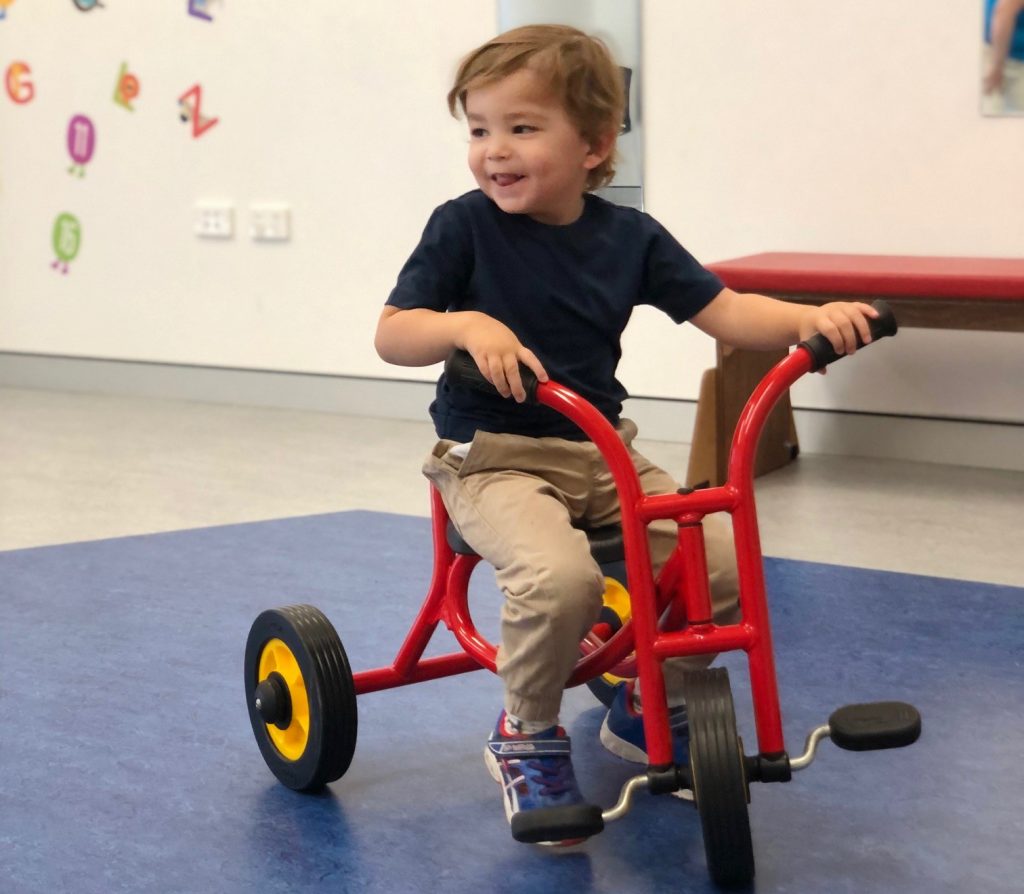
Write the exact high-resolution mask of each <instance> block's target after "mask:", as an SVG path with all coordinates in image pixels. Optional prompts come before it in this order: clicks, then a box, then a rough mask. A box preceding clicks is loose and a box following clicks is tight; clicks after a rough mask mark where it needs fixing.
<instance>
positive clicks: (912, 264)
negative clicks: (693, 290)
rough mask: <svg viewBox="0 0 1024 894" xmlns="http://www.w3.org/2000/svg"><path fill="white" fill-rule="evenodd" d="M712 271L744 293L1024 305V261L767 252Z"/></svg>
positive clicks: (723, 263) (720, 263)
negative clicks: (877, 297)
mask: <svg viewBox="0 0 1024 894" xmlns="http://www.w3.org/2000/svg"><path fill="white" fill-rule="evenodd" d="M707 266H708V269H709V270H713V271H714V272H715V273H717V274H718V275H719V276H720V277H721V278H722V281H723V282H724V283H725V284H726V285H727V286H728V287H729V288H731V289H736V290H737V291H741V292H743V291H746V292H777V293H782V294H785V293H787V292H790V293H794V294H798V293H803V294H826V295H832V294H834V295H851V296H865V297H870V296H892V297H907V298H915V297H916V298H954V299H970V298H979V299H1002V300H1007V301H1024V258H949V257H924V256H904V255H858V254H821V253H817V252H765V253H763V254H757V255H747V256H746V257H742V258H734V259H732V260H728V261H718V262H716V263H714V264H708V265H707Z"/></svg>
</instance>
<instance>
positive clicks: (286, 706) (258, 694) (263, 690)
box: [254, 671, 292, 729]
mask: <svg viewBox="0 0 1024 894" xmlns="http://www.w3.org/2000/svg"><path fill="white" fill-rule="evenodd" d="M254 696H255V699H256V702H255V704H256V710H257V711H259V714H260V716H261V717H262V718H263V722H264V723H266V724H267V725H268V726H269V725H270V724H271V723H272V724H274V726H276V727H277V728H278V729H288V727H289V725H290V724H291V722H292V698H291V695H290V694H289V692H288V684H287V683H285V680H284V677H282V676H281V675H280V674H279V673H278V672H277V671H271V673H270V675H269V676H268V677H267V678H266V679H265V680H263V681H262V682H261V683H260V684H259V685H258V686H257V687H256V690H255V692H254Z"/></svg>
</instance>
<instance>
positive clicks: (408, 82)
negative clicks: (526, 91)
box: [0, 0, 1024, 422]
mask: <svg viewBox="0 0 1024 894" xmlns="http://www.w3.org/2000/svg"><path fill="white" fill-rule="evenodd" d="M980 5H981V0H946V2H944V3H942V4H937V3H934V2H933V0H903V2H900V3H896V4H894V3H892V2H891V0H861V2H859V3H845V4H829V3H822V2H820V0H774V2H766V3H757V4H755V3H750V2H746V0H717V2H707V0H701V2H697V0H682V2H680V0H647V2H646V4H645V11H644V16H645V18H644V42H645V45H644V66H645V70H644V78H643V82H644V87H645V95H644V97H643V108H642V114H643V116H644V127H645V142H646V154H647V158H646V165H645V175H646V184H645V187H646V196H647V201H648V208H649V210H650V211H651V212H652V213H653V214H655V215H656V216H657V217H659V218H660V219H661V220H663V222H664V223H666V224H667V225H668V226H669V227H670V229H672V230H673V231H674V232H675V233H676V234H677V236H678V237H679V238H680V240H681V241H683V243H684V244H686V245H687V246H688V247H689V248H690V249H691V250H692V251H693V252H694V253H695V254H697V256H698V257H700V258H701V259H703V260H705V261H713V260H716V259H721V258H725V257H729V256H735V255H738V254H745V253H750V252H755V251H763V250H772V249H776V250H824V251H864V252H880V253H920V254H928V253H933V254H960V255H986V256H1020V255H1021V253H1022V249H1024V223H1022V216H1021V213H1022V209H1024V176H1022V172H1021V166H1020V159H1021V158H1022V157H1024V119H1019V118H1017V119H1012V118H1007V119H984V118H981V117H980V116H979V115H978V112H977V89H976V85H977V74H978V59H979V41H980V37H979V35H980ZM186 7H187V3H186V2H185V0H181V2H180V3H178V4H171V3H156V2H153V0H145V2H143V0H136V2H134V3H108V4H106V6H105V7H104V8H102V9H97V10H95V11H93V12H91V13H80V12H78V11H77V10H76V9H75V8H74V5H73V4H70V3H65V4H57V5H45V6H44V5H43V4H30V3H16V4H14V5H12V6H11V7H10V8H9V10H8V14H7V18H6V20H5V21H3V22H0V70H6V68H7V66H8V65H9V64H10V63H11V62H12V61H15V60H24V61H26V62H28V63H29V64H30V66H31V68H32V79H33V81H34V82H35V85H36V98H35V99H34V100H33V101H32V102H31V103H29V104H27V105H24V106H16V105H14V104H13V103H11V102H10V101H9V99H8V98H7V96H6V94H5V93H2V92H0V351H13V352H28V353H39V354H61V355H69V356H80V357H103V358H114V359H128V360H152V361H162V362H170V363H188V364H201V365H212V366H226V367H239V368H254V369H271V370H288V371H297V372H316V373H328V374H341V375H356V376H380V377H392V378H421V379H429V378H433V376H434V371H433V370H406V369H395V368H390V367H388V366H386V365H385V364H383V363H381V362H380V361H379V360H378V359H377V358H376V356H375V355H374V353H373V349H372V345H371V340H372V333H373V328H374V325H375V322H376V318H377V315H378V313H379V309H380V305H381V303H382V302H383V300H384V298H385V297H386V295H387V293H388V291H389V289H390V287H391V285H392V284H393V281H394V277H395V275H396V273H397V271H398V269H399V267H400V266H401V264H402V262H403V260H404V259H405V257H406V256H407V254H408V252H409V251H410V250H411V248H412V246H413V245H414V244H415V241H416V239H417V237H418V235H419V232H420V230H421V229H422V226H423V223H424V222H425V220H426V217H427V214H428V213H429V211H430V210H431V209H432V208H433V207H434V206H435V205H436V204H438V203H440V202H441V201H443V200H444V199H445V198H447V197H449V196H451V195H455V194H458V193H459V192H462V191H464V190H465V189H468V188H471V186H472V181H471V179H470V177H469V174H468V172H467V171H466V170H465V166H464V161H463V151H464V150H463V146H464V138H463V135H462V128H461V126H460V125H459V124H457V123H456V122H454V121H452V120H451V119H450V118H449V117H448V115H447V111H446V109H445V107H444V95H445V93H446V90H447V87H448V83H449V78H450V76H451V74H452V72H453V70H454V66H455V64H456V62H457V60H458V58H459V56H460V55H461V54H462V53H463V52H464V51H466V50H467V49H469V48H471V47H473V46H474V45H476V44H477V43H479V42H481V41H482V40H484V39H486V38H487V37H489V36H490V35H491V34H492V32H493V30H494V28H495V22H496V13H495V8H494V4H493V3H491V2H485V0H441V2H438V3H430V4H428V3H423V2H421V0H391V2H389V3H387V4H355V3H353V4H347V3H346V4H341V3H336V2H327V0H320V2H309V3H306V4H281V3H277V2H271V0H249V2H246V3H236V2H231V3H211V4H210V10H211V12H212V14H213V15H214V18H215V21H214V22H213V23H205V22H202V21H200V20H198V19H195V18H191V17H189V16H188V15H187V14H186V11H185V8H186ZM122 62H127V63H128V67H129V70H131V71H132V72H133V73H135V74H136V75H137V76H138V78H139V80H140V83H141V93H140V95H139V97H138V98H137V100H136V101H135V104H136V111H135V112H128V111H126V110H125V109H123V108H121V107H119V106H118V105H116V104H115V103H114V102H113V99H112V93H113V89H114V80H115V77H116V74H117V71H118V69H119V67H120V65H121V63H122ZM196 82H199V83H200V84H201V85H202V87H203V103H204V109H203V111H204V113H205V114H208V115H216V116H219V117H220V122H219V123H218V124H217V125H216V126H215V127H214V128H212V129H211V130H210V131H208V132H207V133H206V134H204V135H203V136H201V137H200V138H198V139H193V138H192V137H191V136H190V126H189V125H187V124H184V123H182V122H181V121H180V120H179V118H178V114H177V112H178V110H177V98H178V96H179V95H181V94H182V93H183V92H184V91H185V90H187V89H188V88H189V87H191V86H192V85H193V84H195V83H196ZM75 113H83V114H87V115H89V116H90V117H91V118H92V119H93V120H94V122H95V123H96V127H97V149H96V153H95V157H94V159H93V161H92V162H91V163H90V164H89V166H88V169H87V174H86V176H85V177H84V178H82V179H78V178H73V177H70V176H69V175H68V174H67V171H66V169H67V166H68V164H69V159H68V157H67V152H66V149H65V144H64V142H65V138H64V134H65V129H66V127H67V122H68V119H69V118H70V117H71V115H73V114H75ZM206 198H223V199H228V200H230V201H232V202H234V204H235V205H236V208H237V209H238V212H239V214H238V218H237V219H236V224H237V226H238V229H239V231H240V232H239V234H238V236H236V238H235V239H234V240H232V241H228V242H212V241H202V240H199V239H197V238H195V237H194V236H193V234H192V231H191V228H192V219H193V205H194V203H195V202H196V201H197V200H201V199H206ZM253 201H283V202H287V203H289V204H290V205H291V206H292V209H293V226H294V238H293V240H292V241H291V242H290V243H288V244H285V245H268V244H257V243H252V242H250V241H249V240H248V239H247V238H246V236H245V226H246V213H245V212H246V208H247V206H248V204H249V203H250V202H253ZM61 211H71V212H73V213H74V214H76V215H77V216H78V217H79V219H80V220H81V222H82V226H83V244H82V249H81V253H80V255H79V257H78V258H77V259H76V260H75V261H74V262H73V264H72V269H71V272H70V273H69V274H68V275H67V276H61V275H60V274H58V273H56V272H54V271H52V270H51V269H50V267H49V262H50V260H51V259H52V252H51V247H50V230H51V227H52V223H53V220H54V218H55V216H56V215H57V214H58V213H60V212H61ZM897 344H898V345H899V350H897V347H896V346H897ZM712 357H713V349H712V346H711V344H710V342H709V340H707V339H706V338H705V337H703V336H701V335H700V334H699V333H697V332H695V331H690V330H689V327H684V329H683V330H679V329H676V328H675V327H673V326H672V325H671V324H670V323H669V321H668V320H667V318H663V317H661V316H660V315H658V314H656V313H654V312H651V313H639V314H638V315H637V318H636V319H635V321H634V324H633V325H631V327H630V330H629V332H628V333H627V341H626V358H625V360H624V363H623V367H622V374H623V378H624V381H625V382H626V384H627V386H628V387H630V389H631V390H632V391H633V392H634V393H637V394H644V395H653V396H666V397H682V398H693V397H695V396H696V393H697V384H698V381H699V376H700V372H701V370H702V369H703V368H704V367H705V366H708V365H710V364H711V363H712ZM1022 380H1024V351H1022V350H1021V342H1020V337H1019V336H1010V335H999V334H986V333H970V334H969V333H937V332H924V331H910V330H908V331H906V332H905V333H904V334H902V335H901V336H900V340H899V342H898V343H897V342H893V343H891V344H890V345H887V346H882V345H880V346H879V347H878V348H876V349H875V350H874V351H873V352H868V353H866V354H864V355H863V356H862V358H861V359H859V360H857V361H848V362H846V363H842V364H838V365H837V366H836V367H834V368H833V370H832V371H831V372H830V374H829V376H827V377H825V378H821V377H814V381H813V382H808V383H806V384H801V386H799V391H798V392H797V394H796V402H797V403H798V404H800V405H803V406H812V407H832V406H837V407H844V408H849V409H864V410H873V411H878V412H894V413H914V414H923V415H948V416H955V417H960V418H978V419H1006V420H1012V421H1017V422H1020V421H1024V389H1022V388H1021V387H1020V385H1019V383H1020V382H1021V381H1022Z"/></svg>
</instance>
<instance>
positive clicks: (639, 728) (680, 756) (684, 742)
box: [601, 682, 690, 764]
mask: <svg viewBox="0 0 1024 894" xmlns="http://www.w3.org/2000/svg"><path fill="white" fill-rule="evenodd" d="M668 722H669V726H670V727H671V729H672V756H673V758H674V760H675V762H676V764H688V763H689V762H690V723H689V721H688V720H687V717H686V706H685V705H679V706H678V707H675V708H669V709H668ZM601 744H602V745H604V747H605V748H607V749H608V750H609V751H610V752H611V753H612V754H614V755H615V756H616V757H621V758H622V759H623V760H627V761H631V762H632V763H634V764H646V763H647V762H648V761H647V740H646V738H645V737H644V719H643V714H641V713H640V712H639V711H638V710H637V709H636V708H634V707H633V686H632V684H631V683H628V682H627V683H620V684H619V685H618V687H617V689H616V692H615V698H614V699H613V700H612V705H611V707H610V708H609V709H608V713H607V715H605V718H604V723H602V724H601Z"/></svg>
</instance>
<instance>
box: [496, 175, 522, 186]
mask: <svg viewBox="0 0 1024 894" xmlns="http://www.w3.org/2000/svg"><path fill="white" fill-rule="evenodd" d="M522 179H523V175H522V174H491V180H493V181H494V182H495V183H497V184H498V186H511V185H512V184H513V183H518V182H519V181H520V180H522Z"/></svg>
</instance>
